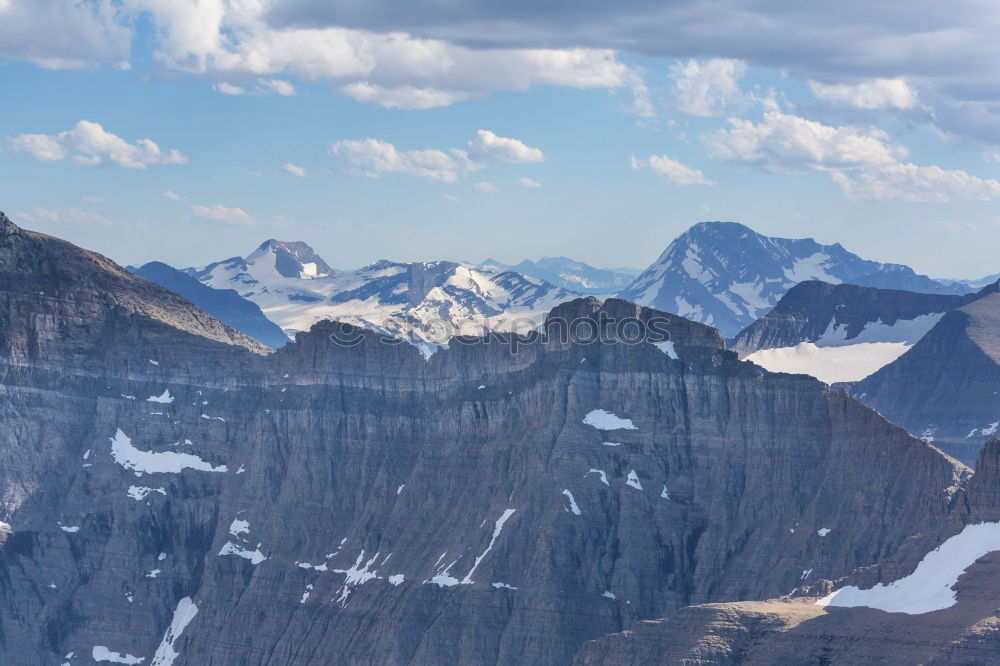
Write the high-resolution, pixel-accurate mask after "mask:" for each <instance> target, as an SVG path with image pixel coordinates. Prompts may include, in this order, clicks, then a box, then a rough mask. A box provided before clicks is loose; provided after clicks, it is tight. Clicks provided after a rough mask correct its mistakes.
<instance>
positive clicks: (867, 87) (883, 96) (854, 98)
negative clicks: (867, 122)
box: [809, 78, 917, 109]
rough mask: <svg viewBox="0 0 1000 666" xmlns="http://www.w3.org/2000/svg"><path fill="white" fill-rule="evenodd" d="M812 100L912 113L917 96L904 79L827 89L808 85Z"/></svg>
mask: <svg viewBox="0 0 1000 666" xmlns="http://www.w3.org/2000/svg"><path fill="white" fill-rule="evenodd" d="M809 88H810V89H811V90H812V93H813V96H815V97H816V99H818V100H820V101H822V102H829V103H832V104H842V105H846V106H853V107H856V108H858V109H912V108H913V107H914V106H916V104H917V93H916V91H915V90H913V88H912V87H911V86H910V84H909V83H907V82H906V80H905V79H901V78H898V79H872V80H870V81H862V82H861V83H855V84H846V83H838V84H834V85H827V84H823V83H817V82H816V81H810V82H809Z"/></svg>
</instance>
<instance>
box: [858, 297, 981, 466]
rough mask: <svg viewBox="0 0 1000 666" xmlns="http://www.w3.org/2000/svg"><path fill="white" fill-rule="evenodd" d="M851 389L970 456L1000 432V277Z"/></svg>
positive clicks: (903, 422) (888, 414)
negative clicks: (902, 352) (900, 354)
mask: <svg viewBox="0 0 1000 666" xmlns="http://www.w3.org/2000/svg"><path fill="white" fill-rule="evenodd" d="M850 392H851V394H852V395H853V396H854V397H856V398H857V399H858V400H860V401H861V402H864V403H865V404H867V405H869V406H871V407H872V408H874V409H877V410H878V411H879V412H880V413H882V414H884V415H885V416H886V418H888V419H890V420H891V421H893V422H894V423H898V424H900V425H901V426H903V427H904V428H906V429H907V430H909V431H910V432H912V433H914V434H915V435H917V436H919V437H922V438H923V439H925V440H927V441H929V442H933V443H934V444H935V446H938V447H940V448H941V449H943V450H944V451H945V452H947V453H949V454H951V455H953V456H955V457H956V458H958V459H959V460H962V461H963V462H966V463H970V462H971V461H973V460H975V458H976V455H977V454H978V453H979V450H980V448H981V447H982V445H983V443H984V442H986V441H987V440H988V439H990V438H991V437H995V436H997V435H998V434H1000V280H998V281H997V282H995V283H994V284H992V285H990V286H988V287H985V288H984V289H982V290H981V291H980V292H978V294H977V295H976V297H975V298H974V299H973V300H972V301H971V302H968V303H966V304H965V305H963V306H962V307H959V308H956V309H954V310H951V311H950V312H948V313H947V314H945V315H944V317H942V318H941V321H939V322H938V323H937V324H936V325H935V326H934V328H932V329H931V330H930V331H928V332H927V334H926V335H924V336H923V338H921V339H920V341H919V342H918V343H917V344H915V345H914V346H913V348H912V349H910V350H909V351H908V352H907V353H906V354H904V355H902V356H900V357H899V358H898V359H897V360H895V361H894V362H892V363H890V364H888V365H886V366H885V367H883V368H882V369H880V370H879V371H878V372H876V373H874V374H872V375H871V376H870V377H867V378H865V379H863V380H861V381H859V382H857V383H855V384H852V385H850Z"/></svg>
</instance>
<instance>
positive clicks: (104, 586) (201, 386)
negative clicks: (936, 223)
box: [0, 238, 968, 666]
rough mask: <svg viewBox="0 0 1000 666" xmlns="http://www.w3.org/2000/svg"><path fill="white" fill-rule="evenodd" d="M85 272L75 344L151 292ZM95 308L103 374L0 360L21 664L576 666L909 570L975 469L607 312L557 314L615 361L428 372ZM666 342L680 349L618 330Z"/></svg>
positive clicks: (538, 352)
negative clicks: (782, 602) (106, 659)
mask: <svg viewBox="0 0 1000 666" xmlns="http://www.w3.org/2000/svg"><path fill="white" fill-rule="evenodd" d="M36 240H37V241H38V242H39V243H41V242H42V240H44V239H41V238H38V239H36ZM48 242H49V243H53V242H54V241H51V240H50V241H48ZM57 247H61V248H62V247H67V248H71V247H72V246H68V244H66V245H58V246H57ZM39 251H43V250H42V249H40V250H39ZM77 252H79V251H77ZM80 256H83V257H89V256H91V255H80ZM94 256H96V255H94ZM5 265H6V264H5ZM40 265H41V266H42V267H43V268H45V269H46V270H56V269H55V268H53V267H51V266H49V265H47V264H40ZM78 271H79V272H80V273H82V274H81V275H77V276H76V278H77V279H75V280H70V281H66V282H65V284H64V289H63V291H61V292H59V293H58V294H56V295H55V296H54V297H53V298H51V299H46V301H45V302H51V303H52V304H53V305H52V307H53V308H54V309H53V311H54V313H55V314H54V318H53V325H54V326H62V325H63V322H62V319H63V318H64V317H71V316H73V313H74V310H73V309H72V308H71V307H70V305H72V304H73V303H76V302H77V301H78V300H79V299H80V297H81V296H80V293H79V292H80V290H81V289H82V290H83V292H84V293H86V289H87V287H86V286H87V285H89V284H92V283H94V282H100V281H105V282H106V285H105V286H106V287H107V288H108V289H109V290H110V292H116V291H117V290H119V289H125V286H127V285H130V284H134V283H135V281H137V280H138V278H135V277H134V276H131V275H128V274H126V273H124V272H122V271H120V270H118V269H117V268H115V267H113V266H109V265H108V262H106V260H100V261H95V262H92V263H91V264H90V265H81V266H79V267H78ZM97 274H99V275H97ZM26 275H27V276H32V277H33V276H34V275H35V274H34V273H27V272H25V271H24V270H21V271H20V272H11V271H9V270H4V271H3V276H4V281H3V282H2V283H0V284H2V285H3V288H4V291H3V294H2V297H3V298H4V299H6V301H7V302H24V303H26V302H28V301H29V297H30V295H31V294H32V293H35V287H34V284H33V283H31V284H29V283H28V282H27V281H26V280H25V276H26ZM139 284H142V285H148V284H149V283H145V282H140V283H139ZM81 285H82V287H81ZM155 289H156V290H157V291H156V293H158V294H163V293H164V292H163V291H162V290H160V289H159V288H158V287H155ZM166 294H167V295H164V296H163V298H165V299H176V298H177V297H176V296H174V295H173V294H169V292H166ZM167 302H176V301H169V300H168V301H167ZM188 307H189V306H188ZM15 314H16V315H18V316H20V314H19V313H15ZM99 314H100V321H102V322H104V323H103V325H102V327H101V328H100V329H99V331H98V332H95V333H94V335H92V336H91V337H90V338H88V339H87V340H88V341H89V344H90V345H91V348H92V349H100V350H101V352H102V359H103V362H102V363H100V364H88V363H86V362H81V361H79V360H78V359H77V357H76V356H75V355H73V354H72V353H67V350H66V349H65V348H64V347H61V346H57V345H52V346H49V347H48V348H47V351H48V352H49V354H50V356H48V357H47V358H46V359H45V362H41V361H39V362H37V363H36V362H35V361H34V358H35V357H28V359H27V360H28V368H27V370H26V371H25V370H19V371H17V372H14V371H12V367H14V366H18V365H22V364H23V363H24V361H25V359H24V358H22V357H17V356H14V357H12V356H10V355H6V354H5V355H4V356H3V357H2V359H0V361H2V363H3V364H4V368H5V370H4V371H3V373H2V374H0V378H2V384H0V391H2V396H0V398H2V399H0V421H2V422H3V423H4V424H5V425H6V426H7V427H6V428H5V429H4V432H3V440H2V442H0V455H2V460H0V470H2V472H0V522H2V523H3V524H4V527H3V530H2V532H0V539H2V544H0V589H2V591H3V594H0V638H2V640H0V660H5V661H7V662H10V663H18V664H26V665H34V664H48V663H53V662H54V661H58V660H59V659H62V657H63V656H64V655H65V654H67V653H69V652H74V653H75V654H77V655H94V654H97V655H103V654H105V653H104V652H103V651H104V650H107V651H110V652H115V653H118V654H120V655H132V656H134V657H137V658H143V659H145V660H146V661H145V662H144V663H154V664H157V665H158V666H162V665H163V664H168V663H170V661H169V660H167V657H169V656H170V655H172V654H174V653H175V652H176V653H179V654H180V655H181V657H180V659H181V660H182V661H183V660H184V659H192V658H194V657H193V655H197V659H198V660H199V662H200V663H206V664H209V663H210V664H312V663H329V662H331V661H335V660H339V661H345V662H348V663H359V664H360V663H407V662H409V663H426V664H432V663H433V664H441V663H491V664H493V663H503V664H507V663H511V664H513V663H526V662H528V663H560V662H562V663H565V662H566V661H568V660H569V659H570V657H571V656H572V655H573V654H574V653H575V652H576V651H577V649H578V648H579V646H580V645H581V644H582V643H583V642H584V641H586V640H588V639H593V638H596V637H599V636H601V635H603V634H606V633H609V632H614V631H620V630H622V629H625V628H628V627H630V626H632V625H634V624H635V623H636V622H638V621H639V620H640V619H642V618H646V617H658V616H662V615H663V614H664V613H667V612H669V611H671V610H673V609H676V608H678V607H682V606H685V605H690V604H697V603H703V602H713V601H721V600H727V599H739V598H749V599H764V598H768V597H773V596H775V595H777V594H780V593H784V592H787V591H788V590H790V589H792V588H794V587H795V586H796V585H800V584H801V581H802V579H803V576H804V573H803V572H804V571H805V570H807V569H809V570H811V571H810V573H809V574H808V576H806V578H808V579H810V580H811V579H812V578H813V577H815V578H821V577H822V578H836V577H840V576H843V575H845V574H847V573H849V572H850V571H851V570H852V569H854V568H855V567H857V566H859V565H861V564H866V563H869V562H878V561H880V560H884V559H886V558H890V557H892V556H893V555H894V553H896V552H897V551H898V549H899V548H900V547H902V546H903V545H905V543H906V541H907V537H908V535H910V534H914V533H918V532H923V531H928V530H932V529H935V528H936V527H937V526H938V525H939V524H940V523H941V522H942V521H943V520H945V519H946V518H947V516H948V515H949V511H951V510H952V507H953V505H954V503H955V502H956V501H957V499H959V498H960V497H961V491H960V486H961V484H962V483H963V482H964V480H965V478H966V476H967V473H968V470H967V469H965V468H964V467H963V466H961V465H958V464H956V463H955V462H954V461H952V460H950V459H948V458H946V457H945V456H942V455H941V454H940V453H939V452H938V451H936V450H934V449H933V448H931V447H928V446H926V445H925V444H924V443H922V442H920V441H919V440H916V439H914V438H913V437H911V436H909V435H908V434H906V433H905V432H904V431H903V430H901V429H900V428H898V427H896V426H893V425H891V424H889V423H888V422H886V421H885V420H884V419H882V418H881V417H880V416H879V415H878V414H877V413H876V412H874V411H872V410H870V409H868V408H867V407H864V406H863V405H860V404H859V403H857V402H856V401H854V400H852V399H851V398H849V397H848V396H847V395H845V394H843V393H839V392H831V391H830V390H829V388H828V387H826V386H824V385H822V384H821V383H819V382H816V381H814V380H811V379H809V378H807V377H801V376H789V375H772V374H769V373H767V372H765V371H763V370H761V369H760V368H757V367H755V366H753V365H751V364H748V363H742V362H740V361H739V360H738V359H737V358H736V355H735V354H733V353H732V352H729V351H726V350H725V349H724V348H723V342H722V339H721V337H720V336H719V335H718V333H717V332H716V331H714V330H713V329H710V328H708V327H706V326H702V325H699V324H696V323H693V322H690V321H687V320H684V319H680V318H677V317H673V316H669V315H663V314H661V313H656V312H653V311H651V310H648V309H644V308H640V307H638V306H636V305H634V304H630V303H626V302H623V301H619V300H614V299H612V300H609V301H607V302H605V303H604V304H603V305H602V304H600V303H599V302H598V301H596V300H593V299H586V300H577V301H572V302H570V303H567V304H565V305H563V306H561V307H560V308H558V309H556V310H555V311H554V312H553V313H552V315H551V316H550V319H549V322H550V323H551V322H553V321H556V322H559V321H565V322H571V323H572V322H575V324H576V325H577V326H578V327H579V328H585V327H589V328H591V329H594V328H598V329H600V330H605V331H610V333H608V334H607V335H606V339H604V340H603V341H597V342H585V341H581V340H579V339H577V340H576V341H561V340H559V339H558V338H554V339H553V338H550V339H530V338H515V337H511V336H493V337H491V338H488V339H472V338H467V339H463V340H460V341H459V340H456V341H453V343H452V344H451V345H450V346H449V348H448V349H442V350H440V351H438V352H437V353H435V354H433V355H432V356H430V358H429V359H427V360H425V359H424V357H423V356H421V354H420V353H419V352H418V351H417V350H416V349H414V348H413V347H412V346H410V345H406V344H399V343H398V341H394V340H390V339H386V338H382V337H380V336H379V335H377V334H374V333H372V332H370V331H363V330H360V329H354V328H352V327H349V326H347V327H345V326H343V325H340V324H335V323H332V322H325V323H320V324H317V325H316V326H314V327H313V328H312V329H311V330H310V331H309V332H308V333H300V334H299V335H298V336H297V337H296V341H295V342H294V343H292V344H289V345H287V346H286V347H284V348H282V349H280V350H278V351H277V352H275V353H273V354H270V355H268V356H260V355H256V354H253V353H251V351H250V350H248V349H245V348H241V347H238V346H233V345H229V344H220V343H219V342H216V341H212V340H207V339H204V338H196V337H195V336H193V335H192V334H191V333H190V332H187V331H183V330H179V329H178V328H177V327H174V326H171V325H168V324H167V323H164V322H161V321H155V322H154V323H155V324H156V338H155V339H153V338H150V337H146V336H145V335H136V334H134V330H135V328H134V327H135V326H138V324H132V323H131V322H133V321H134V320H136V318H138V317H141V316H143V315H142V314H141V313H139V312H136V313H132V312H127V311H123V310H122V309H115V308H107V309H105V310H102V311H101V312H100V313H99ZM27 316H28V318H29V319H30V318H31V317H30V313H29V314H28V315H27ZM664 318H666V322H665V324H664V327H665V328H664V330H665V331H666V333H667V334H668V335H669V338H670V339H669V342H671V343H672V344H671V345H670V346H667V345H663V344H661V346H660V347H659V348H658V347H657V346H654V344H649V343H646V342H643V343H640V344H628V343H626V342H625V341H624V339H623V337H624V336H620V335H619V333H618V329H617V328H616V327H615V326H613V325H609V324H608V322H609V321H615V322H617V321H623V320H626V319H630V320H638V321H640V322H646V324H647V325H648V326H649V327H650V328H651V327H652V325H653V320H657V321H662V320H663V319H664ZM147 319H150V317H149V316H148V315H146V316H145V318H144V319H143V320H142V321H144V322H145V321H146V320H147ZM581 323H584V324H586V326H585V327H584V326H580V324H581ZM207 330H209V332H211V330H212V329H210V328H209V329H207ZM577 333H578V335H582V333H580V331H579V330H578V331H577ZM352 336H353V337H352ZM198 339H200V340H203V343H202V344H197V343H196V342H195V341H196V340H198ZM660 341H661V343H662V342H663V341H662V336H661V340H660ZM72 351H73V350H72V349H70V350H69V352H72ZM153 354H156V355H155V356H154V355H153ZM149 360H155V363H149V362H148V361H149Z"/></svg>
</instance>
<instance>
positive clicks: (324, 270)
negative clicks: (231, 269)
mask: <svg viewBox="0 0 1000 666" xmlns="http://www.w3.org/2000/svg"><path fill="white" fill-rule="evenodd" d="M265 257H267V258H269V259H270V260H271V261H273V262H274V270H275V271H277V273H278V275H281V276H283V277H287V278H301V279H303V280H307V279H312V278H321V277H329V276H331V275H333V274H334V273H335V271H334V270H333V269H332V268H330V266H329V265H328V264H327V263H326V262H325V261H323V258H322V257H320V256H319V255H318V254H316V251H315V250H313V249H312V247H310V246H309V245H308V244H306V243H303V242H302V241H279V240H274V239H273V238H272V239H270V240H267V241H264V242H263V243H261V245H260V247H258V248H257V249H256V250H254V251H253V253H251V254H250V256H248V257H247V261H248V262H249V263H253V264H257V263H260V262H261V261H262V260H264V259H265ZM271 258H273V259H271Z"/></svg>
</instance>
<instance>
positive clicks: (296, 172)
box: [281, 162, 306, 178]
mask: <svg viewBox="0 0 1000 666" xmlns="http://www.w3.org/2000/svg"><path fill="white" fill-rule="evenodd" d="M281 169H282V170H283V171H285V172H286V173H290V174H292V175H293V176H297V177H299V178H305V177H306V170H305V169H303V168H302V167H300V166H298V165H297V164H292V163H291V162H285V164H284V165H282V167H281Z"/></svg>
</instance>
